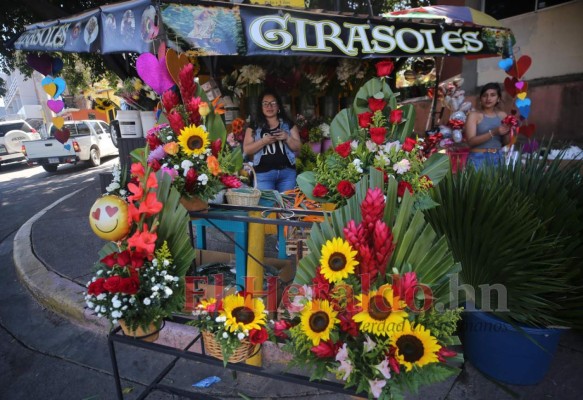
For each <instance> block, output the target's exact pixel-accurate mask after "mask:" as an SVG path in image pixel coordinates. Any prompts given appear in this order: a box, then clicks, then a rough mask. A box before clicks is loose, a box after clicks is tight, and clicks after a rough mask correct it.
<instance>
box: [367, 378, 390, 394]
mask: <svg viewBox="0 0 583 400" xmlns="http://www.w3.org/2000/svg"><path fill="white" fill-rule="evenodd" d="M368 384H369V385H370V393H371V394H372V395H373V396H374V398H375V399H378V398H379V397H380V396H381V394H382V392H383V388H384V387H385V385H386V384H387V381H385V380H377V379H375V380H374V381H371V380H370V379H369V380H368Z"/></svg>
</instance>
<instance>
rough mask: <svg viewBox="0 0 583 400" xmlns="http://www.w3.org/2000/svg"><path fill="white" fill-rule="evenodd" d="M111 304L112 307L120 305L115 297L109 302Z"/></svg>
mask: <svg viewBox="0 0 583 400" xmlns="http://www.w3.org/2000/svg"><path fill="white" fill-rule="evenodd" d="M111 305H112V306H113V308H120V307H121V301H119V300H117V299H113V301H112V302H111Z"/></svg>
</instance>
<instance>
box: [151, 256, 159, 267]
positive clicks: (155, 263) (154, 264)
mask: <svg viewBox="0 0 583 400" xmlns="http://www.w3.org/2000/svg"><path fill="white" fill-rule="evenodd" d="M152 265H153V266H154V267H157V266H158V260H157V259H155V258H154V259H153V260H152Z"/></svg>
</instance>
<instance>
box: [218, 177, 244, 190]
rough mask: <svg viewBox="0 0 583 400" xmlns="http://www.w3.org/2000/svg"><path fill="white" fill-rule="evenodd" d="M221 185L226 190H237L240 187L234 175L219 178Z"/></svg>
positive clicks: (239, 182)
mask: <svg viewBox="0 0 583 400" xmlns="http://www.w3.org/2000/svg"><path fill="white" fill-rule="evenodd" d="M220 179H221V183H222V184H223V185H225V187H226V188H229V189H231V188H239V187H241V181H240V180H239V178H237V177H236V176H234V175H223V176H221V177H220Z"/></svg>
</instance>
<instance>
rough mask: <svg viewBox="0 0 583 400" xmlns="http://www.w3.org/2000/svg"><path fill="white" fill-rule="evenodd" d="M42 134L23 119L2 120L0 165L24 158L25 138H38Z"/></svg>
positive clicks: (0, 127)
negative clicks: (23, 146) (23, 145)
mask: <svg viewBox="0 0 583 400" xmlns="http://www.w3.org/2000/svg"><path fill="white" fill-rule="evenodd" d="M38 139H40V134H39V133H38V132H37V131H36V130H35V129H34V128H33V127H32V126H30V124H29V123H28V122H26V121H25V120H23V119H15V120H10V121H0V165H1V164H2V163H5V162H7V161H18V160H24V159H25V157H24V154H23V153H22V141H23V140H38Z"/></svg>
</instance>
